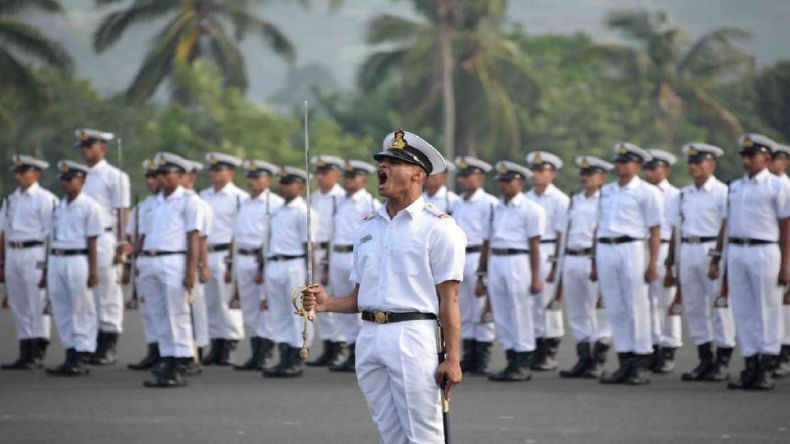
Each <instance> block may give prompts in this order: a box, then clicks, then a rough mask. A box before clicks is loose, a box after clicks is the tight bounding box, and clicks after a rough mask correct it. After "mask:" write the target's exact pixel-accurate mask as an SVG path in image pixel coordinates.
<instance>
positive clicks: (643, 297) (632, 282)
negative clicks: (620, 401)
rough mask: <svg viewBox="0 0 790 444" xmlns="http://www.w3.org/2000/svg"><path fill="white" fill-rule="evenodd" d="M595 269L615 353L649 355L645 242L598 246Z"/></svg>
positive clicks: (648, 302) (651, 344)
mask: <svg viewBox="0 0 790 444" xmlns="http://www.w3.org/2000/svg"><path fill="white" fill-rule="evenodd" d="M597 248H598V251H597V254H596V269H597V271H598V284H599V286H600V289H601V294H602V295H603V300H604V306H605V307H606V314H607V315H608V316H609V321H610V322H611V324H612V336H613V339H614V348H615V350H616V351H617V353H629V352H633V353H638V354H650V353H652V352H653V341H652V338H651V332H650V300H649V299H648V297H647V284H646V283H645V269H646V266H645V242H644V241H636V242H627V243H624V244H618V245H612V244H602V243H599V244H598V247H597Z"/></svg>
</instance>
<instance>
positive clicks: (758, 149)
mask: <svg viewBox="0 0 790 444" xmlns="http://www.w3.org/2000/svg"><path fill="white" fill-rule="evenodd" d="M738 146H740V147H741V151H740V154H741V155H743V154H753V153H770V152H772V151H773V150H774V147H776V142H775V141H774V140H773V139H771V138H770V137H767V136H763V135H762V134H757V133H746V134H744V135H742V136H741V137H739V138H738Z"/></svg>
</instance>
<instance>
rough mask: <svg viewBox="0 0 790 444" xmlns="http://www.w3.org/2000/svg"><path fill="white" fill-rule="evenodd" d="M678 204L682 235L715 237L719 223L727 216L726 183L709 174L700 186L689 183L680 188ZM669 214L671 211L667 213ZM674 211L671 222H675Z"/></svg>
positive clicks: (719, 227)
mask: <svg viewBox="0 0 790 444" xmlns="http://www.w3.org/2000/svg"><path fill="white" fill-rule="evenodd" d="M680 193H681V194H682V197H681V198H680V205H681V211H682V217H683V225H682V226H681V227H680V231H681V235H682V236H683V237H715V236H718V235H719V230H720V229H721V223H722V222H724V220H725V219H726V218H727V185H725V184H723V183H722V182H721V181H720V180H719V179H716V178H715V177H714V176H710V177H709V178H708V180H707V181H705V184H704V185H702V188H697V186H696V185H694V184H691V185H687V186H685V187H683V189H682V190H680ZM667 214H671V213H667ZM678 216H680V215H679V214H678V213H675V214H674V215H672V216H671V218H672V221H671V223H672V224H673V225H674V224H676V223H677V217H678Z"/></svg>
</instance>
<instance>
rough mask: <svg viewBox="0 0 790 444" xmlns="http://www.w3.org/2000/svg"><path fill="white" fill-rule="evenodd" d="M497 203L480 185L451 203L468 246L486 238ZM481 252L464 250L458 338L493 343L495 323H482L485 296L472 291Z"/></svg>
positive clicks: (459, 293) (477, 243) (481, 242)
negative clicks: (459, 335) (464, 260)
mask: <svg viewBox="0 0 790 444" xmlns="http://www.w3.org/2000/svg"><path fill="white" fill-rule="evenodd" d="M497 203H499V200H498V199H497V198H496V197H494V196H492V195H490V194H488V193H486V192H485V190H484V189H483V188H478V189H477V190H476V191H475V192H474V193H472V195H471V196H470V197H469V198H468V199H467V198H466V195H465V194H464V195H463V197H461V198H460V199H458V200H456V201H455V203H454V204H453V205H452V214H453V219H455V222H456V223H457V224H458V226H459V227H460V228H461V230H463V232H464V234H466V241H467V245H468V248H472V247H478V248H482V246H483V242H484V241H487V240H489V237H490V236H491V225H492V219H491V218H492V216H493V214H494V207H496V205H497ZM481 253H482V251H478V252H477V253H469V252H467V253H466V264H465V265H464V280H463V282H461V288H460V289H459V291H458V303H459V305H460V307H461V339H473V340H476V341H480V342H492V341H493V340H494V337H495V336H496V329H495V327H494V323H493V322H481V318H482V315H483V310H484V309H485V305H486V298H485V297H478V296H477V295H476V294H475V288H476V287H477V271H478V267H479V266H480V255H481Z"/></svg>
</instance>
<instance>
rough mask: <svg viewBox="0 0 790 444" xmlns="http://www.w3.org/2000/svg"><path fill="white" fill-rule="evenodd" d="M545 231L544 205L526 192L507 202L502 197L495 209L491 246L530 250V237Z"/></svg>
mask: <svg viewBox="0 0 790 444" xmlns="http://www.w3.org/2000/svg"><path fill="white" fill-rule="evenodd" d="M544 231H546V212H545V211H544V210H543V207H541V206H540V205H538V204H536V203H535V202H533V201H531V200H529V199H527V197H526V196H525V195H524V193H518V194H516V195H515V196H514V197H513V198H512V199H510V202H508V203H507V204H505V200H504V199H500V200H499V203H498V204H497V206H496V208H495V209H494V234H493V236H492V239H491V247H492V248H515V249H519V250H528V249H529V239H531V238H533V237H535V236H538V237H540V236H543V233H544Z"/></svg>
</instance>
